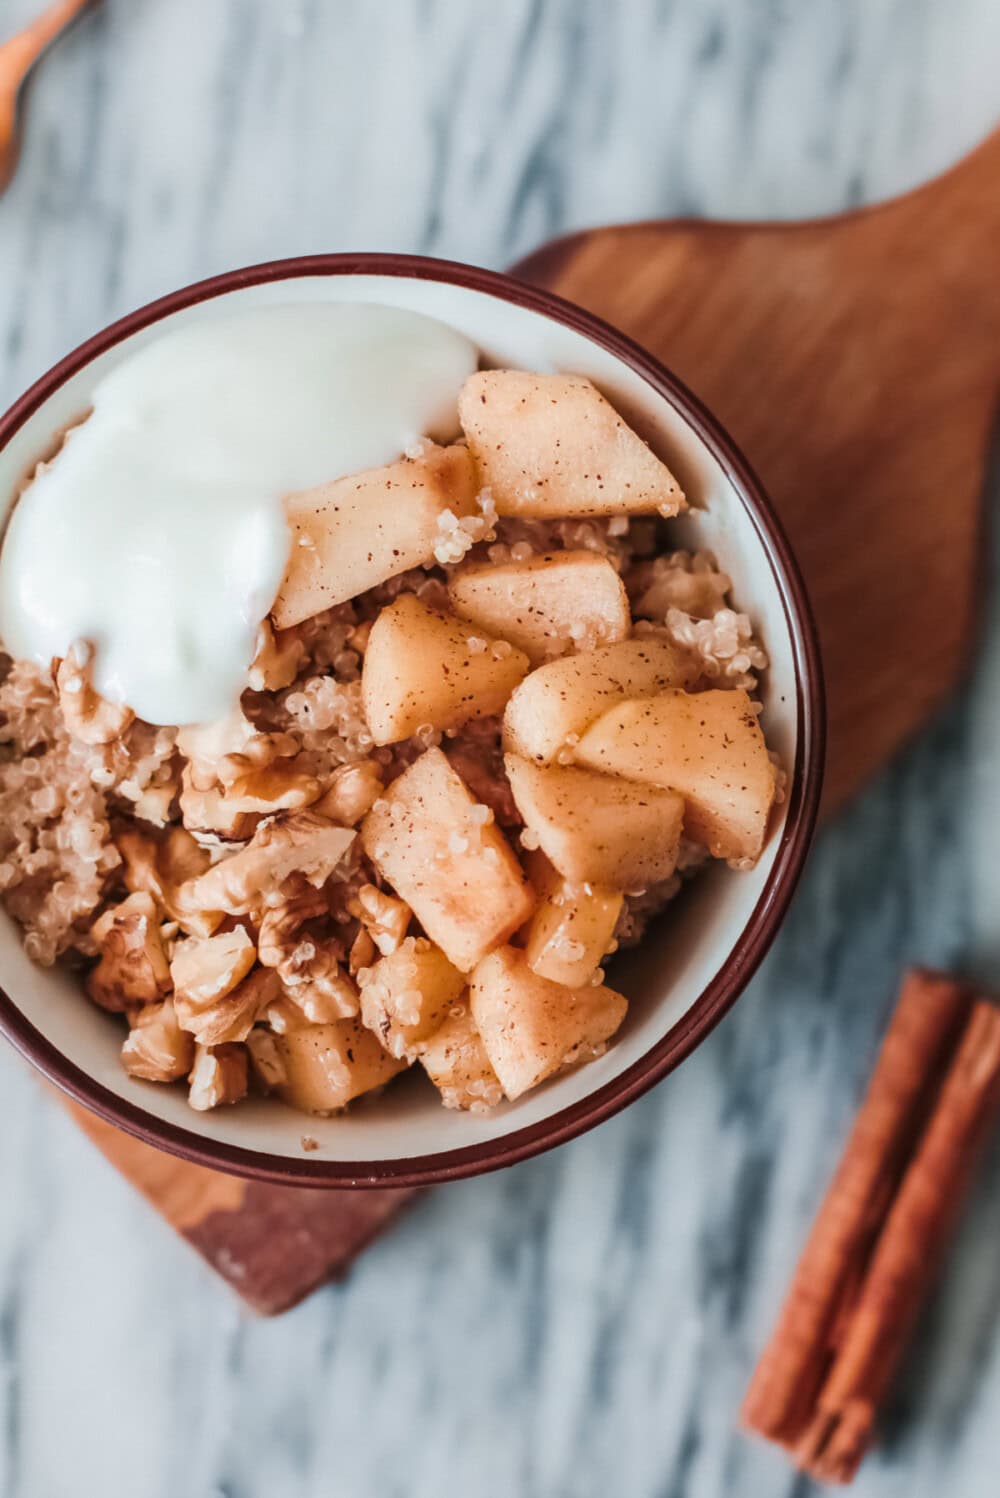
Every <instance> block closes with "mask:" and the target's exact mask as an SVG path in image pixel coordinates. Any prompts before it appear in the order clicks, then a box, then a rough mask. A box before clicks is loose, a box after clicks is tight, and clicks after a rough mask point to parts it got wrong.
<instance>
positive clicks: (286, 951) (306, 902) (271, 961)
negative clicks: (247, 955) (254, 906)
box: [257, 882, 330, 969]
mask: <svg viewBox="0 0 1000 1498" xmlns="http://www.w3.org/2000/svg"><path fill="white" fill-rule="evenodd" d="M329 913H330V907H329V903H328V901H327V898H326V896H325V894H324V893H323V891H322V890H320V889H313V887H312V885H311V884H306V883H304V882H303V884H302V886H301V888H300V889H298V890H297V891H296V892H295V893H294V894H293V895H290V896H289V898H288V899H287V900H284V901H282V903H281V904H280V905H274V906H271V907H270V908H269V909H267V910H265V911H264V913H263V915H262V916H261V919H260V930H259V933H258V936H257V948H258V955H259V957H260V960H261V962H262V963H263V964H264V966H265V967H274V968H279V969H280V967H281V965H282V963H283V962H285V961H286V960H287V959H288V958H289V957H290V956H291V955H292V953H293V952H294V951H295V948H296V947H297V946H298V945H300V941H299V933H300V931H301V930H302V927H303V926H304V925H305V924H306V922H307V921H311V920H317V919H320V918H322V917H324V916H328V915H329Z"/></svg>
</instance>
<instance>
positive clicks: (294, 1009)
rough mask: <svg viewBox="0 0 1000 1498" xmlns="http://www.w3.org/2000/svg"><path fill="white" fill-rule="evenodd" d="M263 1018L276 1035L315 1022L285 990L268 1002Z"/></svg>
mask: <svg viewBox="0 0 1000 1498" xmlns="http://www.w3.org/2000/svg"><path fill="white" fill-rule="evenodd" d="M261 1019H262V1020H263V1022H264V1024H266V1025H267V1027H268V1029H269V1030H272V1031H273V1032H274V1034H275V1035H287V1034H288V1033H289V1031H290V1030H302V1029H305V1028H307V1027H308V1026H309V1025H311V1024H313V1023H314V1021H313V1020H311V1019H307V1018H306V1016H305V1015H304V1014H303V1013H302V1010H301V1009H300V1008H299V1006H298V1005H297V1004H296V1003H294V1002H293V1001H292V999H291V998H289V996H288V993H287V992H285V991H284V990H282V992H281V993H280V994H279V995H278V997H277V998H276V999H274V1000H273V1001H272V1002H271V1003H270V1004H268V1006H267V1008H266V1009H265V1010H264V1012H263V1014H262V1015H261Z"/></svg>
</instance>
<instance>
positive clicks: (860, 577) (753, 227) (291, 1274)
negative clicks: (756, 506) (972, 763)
mask: <svg viewBox="0 0 1000 1498" xmlns="http://www.w3.org/2000/svg"><path fill="white" fill-rule="evenodd" d="M998 236H1000V134H998V135H994V136H992V137H991V138H990V139H989V140H988V141H987V142H986V143H985V144H984V145H983V146H982V147H981V148H980V149H979V150H978V151H977V152H975V153H974V154H973V155H972V156H970V157H968V158H967V159H966V160H965V161H964V162H962V163H960V165H959V166H958V167H957V168H955V169H954V170H953V171H951V172H950V173H948V174H947V175H945V176H944V177H941V178H939V179H938V180H936V181H935V182H932V183H930V184H928V185H927V186H926V187H924V188H922V189H920V190H918V191H917V192H915V193H911V194H908V195H907V196H905V197H903V198H899V199H897V200H895V201H893V202H890V203H888V204H885V205H883V206H881V207H878V208H875V209H870V210H867V211H864V212H860V213H857V214H852V215H847V216H843V217H838V218H831V219H826V220H819V221H816V222H810V223H804V224H789V225H778V224H748V225H739V224H712V223H650V224H639V225H629V226H623V227H618V228H606V229H596V230H590V231H586V232H584V233H582V234H578V235H574V236H572V237H571V238H569V239H566V240H561V241H558V242H556V243H554V244H551V245H548V246H545V247H543V248H542V249H541V250H539V251H538V252H537V253H536V254H534V255H532V256H530V257H529V258H528V259H527V260H525V261H523V262H521V264H520V265H519V266H518V267H516V271H517V273H518V274H519V275H521V276H523V277H524V278H525V279H527V280H530V281H532V282H534V283H535V284H537V285H542V286H546V287H548V288H549V289H551V290H553V291H556V292H558V293H560V294H561V295H563V296H565V297H568V298H570V299H571V300H573V301H576V302H579V303H580V304H582V305H583V306H585V307H587V308H589V309H590V310H591V311H593V312H596V313H598V314H599V315H600V316H601V317H603V318H605V319H607V321H609V322H611V323H613V324H615V325H616V326H617V327H619V328H621V329H622V330H623V331H624V332H626V333H628V334H630V335H631V336H632V337H634V338H635V339H637V340H638V341H639V342H640V343H642V344H643V345H644V346H645V347H646V348H648V349H649V350H650V351H651V352H652V353H654V354H656V355H657V356H658V357H659V358H660V359H662V360H663V362H664V363H665V364H667V365H668V366H669V367H670V368H671V369H673V370H674V371H675V372H676V373H677V374H679V375H680V376H681V378H682V379H684V380H685V381H686V382H687V383H688V384H689V385H690V386H691V388H692V389H693V390H694V391H695V393H696V394H697V395H699V396H700V397H701V398H702V399H703V400H704V401H705V403H706V404H707V405H708V406H709V407H710V408H711V409H712V410H713V411H714V412H715V414H716V415H717V416H718V417H719V418H720V419H721V420H722V421H723V423H724V424H725V425H726V426H727V427H728V428H729V430H730V431H731V433H732V434H733V436H734V437H735V438H736V440H737V442H738V443H739V444H740V445H741V446H742V447H743V449H744V451H745V452H746V454H747V456H748V457H749V458H750V460H751V462H752V463H753V464H754V465H755V467H756V468H757V469H758V471H759V472H760V474H761V476H762V478H763V480H764V483H765V485H766V486H767V488H768V489H769V491H770V493H771V495H772V497H773V499H774V501H775V504H776V506H777V509H778V511H779V514H780V515H781V518H782V520H783V522H784V524H785V526H786V527H787V529H788V531H789V534H790V536H791V539H792V542H793V544H794V547H795V549H796V552H797V555H798V557H799V561H800V563H801V565H802V568H803V571H804V572H805V575H806V580H807V583H808V585H809V589H810V593H811V597H812V600H813V604H814V608H815V611H816V615H817V619H818V623H819V628H820V633H821V638H822V644H823V652H824V662H825V667H826V673H827V686H828V694H829V707H830V747H829V757H828V767H827V788H826V805H825V810H826V812H827V814H829V813H830V812H831V811H833V810H834V809H836V808H838V807H840V806H841V805H842V804H843V803H844V802H845V801H846V800H847V799H848V798H849V797H850V796H851V795H852V794H853V793H854V792H855V791H856V790H858V789H859V788H860V786H862V785H863V784H864V782H865V781H866V780H867V779H868V778H869V777H870V776H871V775H872V774H873V773H874V771H875V770H877V769H878V768H879V767H880V766H881V765H882V764H884V763H885V762H886V760H888V759H889V758H890V756H891V755H892V754H893V753H894V752H895V750H896V749H897V748H898V747H899V746H900V745H901V744H902V743H903V742H904V741H905V740H906V739H908V738H909V737H910V736H911V735H912V734H913V733H914V732H915V731H916V730H917V729H918V728H919V727H920V725H921V724H922V723H924V722H925V721H926V719H927V718H928V716H929V715H930V714H932V713H933V711H934V710H935V708H936V707H938V705H939V704H940V703H941V702H942V701H943V700H944V699H945V698H946V697H947V695H948V694H949V693H950V692H951V690H952V689H953V687H954V686H955V685H956V683H957V682H958V680H959V679H960V678H961V676H962V674H963V673H964V671H965V669H966V666H967V664H968V662H969V659H970V654H971V647H972V644H973V641H974V638H975V631H976V622H977V614H978V604H979V588H978V580H979V558H980V554H981V543H982V504H981V495H982V487H983V474H984V465H985V461H986V456H987V448H988V444H989V439H990V432H991V427H992V422H993V417H994V413H995V406H996V397H997V390H998V383H1000V277H998V276H997V274H996V270H995V264H994V259H995V252H994V246H995V244H996V243H997V240H998ZM74 1112H76V1114H77V1117H78V1120H79V1122H80V1124H81V1127H83V1128H84V1129H85V1131H86V1132H87V1133H88V1134H89V1135H90V1137H91V1138H92V1139H93V1140H94V1142H95V1143H96V1144H97V1145H98V1147H99V1148H100V1149H101V1150H102V1151H103V1152H104V1154H105V1155H106V1156H107V1157H108V1159H109V1160H111V1161H112V1163H113V1164H114V1165H116V1166H117V1168H118V1169H119V1170H121V1171H122V1173H123V1174H124V1175H125V1176H126V1177H127V1178H128V1179H129V1180H130V1181H131V1182H132V1183H133V1184H134V1185H135V1186H136V1187H137V1188H138V1189H139V1190H140V1191H141V1192H142V1193H143V1194H144V1195H145V1196H146V1197H147V1198H148V1199H149V1200H150V1201H151V1203H152V1204H153V1205H154V1206H155V1207H156V1208H157V1210H158V1211H159V1212H160V1213H161V1215H162V1216H163V1217H164V1218H165V1219H166V1221H167V1222H169V1223H170V1224H171V1225H172V1226H173V1227H174V1228H176V1229H177V1231H179V1232H180V1233H181V1234H182V1235H183V1236H184V1238H186V1239H187V1241H188V1242H189V1243H191V1244H192V1246H193V1247H194V1248H196V1249H197V1250H198V1252H199V1253H201V1254H202V1255H203V1256H204V1258H205V1259H206V1260H207V1261H208V1263H209V1264H210V1265H211V1266H212V1267H213V1268H214V1269H215V1270H216V1271H217V1272H218V1273H219V1274H220V1275H221V1276H222V1278H223V1279H225V1280H226V1281H228V1283H229V1284H230V1285H231V1286H232V1287H233V1289H234V1290H236V1291H237V1293H238V1294H239V1295H241V1296H242V1297H243V1299H244V1300H245V1301H246V1302H247V1304H248V1305H250V1306H252V1307H253V1309H255V1310H257V1311H261V1312H265V1313H272V1312H277V1311H281V1310H283V1309H285V1308H287V1307H289V1306H291V1305H294V1304H295V1303H296V1302H297V1301H299V1300H301V1299H302V1298H303V1297H304V1296H305V1295H307V1294H308V1293H309V1292H310V1291H311V1290H312V1289H314V1288H316V1286H318V1285H319V1284H322V1283H323V1282H325V1281H326V1280H328V1279H330V1278H331V1277H334V1276H336V1275H338V1274H340V1273H342V1272H343V1271H344V1270H345V1269H346V1268H347V1267H348V1266H349V1264H350V1262H351V1260H352V1259H353V1258H354V1257H355V1256H356V1255H357V1254H358V1253H359V1252H360V1251H361V1250H362V1249H363V1248H364V1247H365V1246H366V1245H367V1244H368V1243H369V1242H370V1241H371V1239H372V1238H373V1237H374V1236H375V1234H376V1233H378V1232H379V1231H380V1230H381V1229H382V1228H384V1227H385V1225H386V1224H387V1223H388V1221H389V1220H390V1219H391V1218H392V1216H393V1215H394V1214H395V1213H396V1212H397V1211H399V1210H400V1209H401V1208H402V1207H403V1206H404V1205H405V1204H406V1203H407V1202H408V1201H409V1200H410V1198H411V1197H412V1195H413V1194H414V1193H413V1192H411V1191H405V1190H386V1191H360V1192H351V1191H317V1190H307V1189H302V1188H280V1187H271V1186H260V1185H256V1184H252V1183H248V1182H243V1181H238V1180H235V1179H234V1178H232V1177H229V1176H225V1175H221V1174H216V1173H215V1172H212V1171H208V1170H205V1169H203V1168H202V1167H200V1166H195V1165H189V1164H186V1163H184V1162H183V1161H180V1160H176V1159H174V1158H173V1157H171V1156H168V1155H164V1154H161V1153H160V1152H158V1151H156V1150H153V1149H151V1148H150V1147H149V1146H147V1145H144V1144H141V1143H138V1142H137V1141H135V1140H133V1139H130V1138H128V1137H126V1136H125V1135H123V1134H120V1133H119V1132H118V1131H116V1130H115V1129H113V1128H110V1127H109V1126H108V1125H106V1124H103V1123H100V1122H99V1121H98V1120H96V1119H94V1118H92V1117H90V1116H89V1115H87V1114H85V1113H83V1112H80V1111H79V1110H74Z"/></svg>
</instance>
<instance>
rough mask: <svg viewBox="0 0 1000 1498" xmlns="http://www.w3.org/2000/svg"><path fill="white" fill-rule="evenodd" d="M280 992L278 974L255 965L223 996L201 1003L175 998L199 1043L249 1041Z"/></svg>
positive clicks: (181, 1020)
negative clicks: (255, 1027)
mask: <svg viewBox="0 0 1000 1498" xmlns="http://www.w3.org/2000/svg"><path fill="white" fill-rule="evenodd" d="M280 994H281V981H280V979H279V978H278V975H277V973H274V972H272V971H271V969H270V968H266V967H255V968H254V969H253V971H252V972H251V973H250V974H248V976H247V977H246V978H244V979H243V981H242V983H237V985H236V987H235V988H232V989H230V991H229V992H228V993H227V994H223V995H222V996H221V998H218V999H214V1000H213V1001H212V1002H211V1003H205V1004H204V1005H199V1004H197V1003H195V1002H193V1001H191V1000H183V1001H182V1000H180V999H177V1000H176V1006H177V1012H178V1017H179V1018H180V1022H181V1023H182V1024H183V1026H184V1029H185V1030H188V1031H190V1033H191V1034H192V1035H193V1036H194V1038H195V1039H196V1040H197V1041H198V1043H199V1044H200V1045H209V1046H215V1045H224V1044H225V1043H226V1042H231V1041H237V1040H246V1038H247V1036H248V1035H249V1034H250V1031H251V1030H252V1029H253V1027H254V1025H255V1024H256V1023H257V1021H258V1020H259V1019H260V1017H261V1015H262V1014H263V1013H264V1011H265V1010H266V1009H267V1007H268V1005H269V1004H272V1003H273V1002H274V1001H275V1000H276V999H277V998H279V997H280Z"/></svg>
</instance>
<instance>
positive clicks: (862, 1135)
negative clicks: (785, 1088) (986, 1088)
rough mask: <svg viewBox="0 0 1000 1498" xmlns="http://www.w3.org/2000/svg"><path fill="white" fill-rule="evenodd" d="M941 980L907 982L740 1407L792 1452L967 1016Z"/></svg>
mask: <svg viewBox="0 0 1000 1498" xmlns="http://www.w3.org/2000/svg"><path fill="white" fill-rule="evenodd" d="M971 1002H972V1001H971V997H970V995H969V994H968V992H967V991H966V990H965V989H964V988H963V987H962V986H960V985H959V984H957V983H955V982H954V981H953V980H952V979H950V978H945V977H942V976H940V975H936V974H931V973H926V972H915V973H911V974H909V975H908V976H907V978H906V979H905V981H904V983H903V988H902V992H901V994H900V998H899V1003H898V1004H897V1006H896V1011H895V1013H894V1015H893V1017H892V1020H891V1022H890V1025H889V1029H888V1032H887V1034H886V1037H885V1041H884V1043H883V1046H882V1051H881V1054H880V1056H879V1059H878V1063H877V1065H876V1067H875V1071H874V1073H873V1075H872V1079H871V1082H870V1083H869V1085H868V1091H867V1094H866V1096H865V1099H864V1102H863V1103H862V1105H861V1109H860V1111H859V1113H858V1115H857V1118H856V1119H855V1122H854V1127H853V1129H852V1130H851V1134H850V1138H849V1139H848V1141H847V1146H846V1148H845V1150H844V1154H843V1157H842V1159H841V1162H840V1165H839V1166H838V1167H837V1172H836V1175H835V1176H834V1178H833V1181H832V1183H831V1185H830V1188H829V1190H828V1192H827V1195H826V1197H825V1199H824V1201H823V1204H822V1206H821V1207H820V1209H819V1213H818V1215H817V1217H816V1220H815V1223H814V1224H813V1228H812V1232H811V1233H810V1235H809V1238H808V1240H807V1242H806V1246H805V1248H804V1250H803V1253H802V1257H801V1258H800V1260H799V1263H798V1267H797V1269H796V1271H795V1274H794V1277H793V1279H792V1283H791V1287H790V1289H789V1292H788V1296H787V1298H786V1300H785V1304H784V1307H783V1308H782V1311H781V1315H780V1317H779V1320H778V1324H777V1326H776V1327H775V1329H774V1333H773V1335H772V1337H771V1340H770V1342H769V1343H768V1345H767V1348H766V1349H765V1351H764V1353H763V1356H762V1357H761V1359H760V1362H759V1363H758V1365H757V1370H756V1372H755V1373H754V1376H753V1379H752V1382H751V1384H750V1388H749V1390H748V1392H747V1396H746V1399H745V1401H744V1405H743V1421H744V1424H745V1425H747V1426H748V1427H749V1428H750V1429H751V1430H755V1431H757V1432H759V1434H761V1435H764V1436H767V1437H769V1438H770V1439H771V1440H774V1441H785V1442H795V1441H796V1440H798V1438H799V1437H800V1435H801V1434H802V1432H803V1430H804V1429H805V1426H806V1425H807V1423H808V1421H809V1418H810V1415H811V1413H812V1410H813V1409H814V1407H815V1402H816V1396H817V1394H818V1393H819V1389H820V1387H821V1385H822V1382H823V1379H824V1376H825V1374H826V1364H825V1362H824V1360H823V1358H822V1353H823V1350H824V1349H825V1348H826V1347H827V1346H829V1345H830V1343H831V1342H832V1339H833V1333H834V1327H835V1323H836V1322H837V1320H838V1317H839V1316H842V1315H843V1310H844V1302H845V1300H847V1299H849V1298H850V1292H851V1290H852V1289H856V1287H857V1282H858V1281H859V1279H860V1276H861V1271H862V1269H863V1266H864V1262H865V1260H866V1259H867V1257H868V1253H869V1251H870V1249H871V1246H872V1244H873V1242H874V1238H875V1235H876V1233H877V1231H878V1228H879V1225H880V1223H881V1221H882V1219H883V1218H884V1215H885V1211H886V1209H887V1207H888V1203H889V1201H890V1200H891V1196H892V1193H893V1191H894V1190H895V1187H896V1184H897V1182H898V1180H899V1177H900V1176H901V1175H902V1172H903V1169H904V1166H905V1162H906V1156H907V1152H908V1150H909V1148H910V1147H911V1145H912V1142H913V1139H914V1136H915V1135H916V1133H917V1132H918V1131H919V1128H920V1125H921V1123H922V1122H923V1120H924V1118H925V1117H926V1114H927V1112H928V1109H929V1107H930V1104H931V1102H932V1101H933V1095H934V1093H935V1091H936V1083H937V1081H938V1079H939V1076H940V1074H941V1073H943V1071H944V1068H945V1066H946V1065H947V1061H948V1058H949V1055H950V1054H951V1052H952V1049H953V1047H954V1045H955V1043H956V1041H957V1038H958V1035H959V1032H960V1030H961V1027H962V1024H963V1023H964V1021H965V1020H966V1018H967V1017H968V1013H969V1008H970V1006H971Z"/></svg>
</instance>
